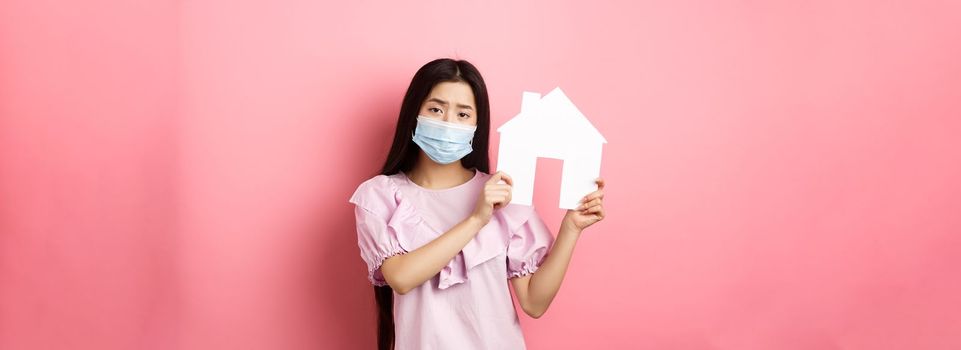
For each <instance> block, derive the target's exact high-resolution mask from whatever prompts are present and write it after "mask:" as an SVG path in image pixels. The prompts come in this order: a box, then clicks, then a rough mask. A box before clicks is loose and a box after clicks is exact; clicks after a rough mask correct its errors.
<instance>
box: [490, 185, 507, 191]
mask: <svg viewBox="0 0 961 350" xmlns="http://www.w3.org/2000/svg"><path fill="white" fill-rule="evenodd" d="M487 190H488V191H490V190H498V191H510V190H511V185H507V184H493V185H487Z"/></svg>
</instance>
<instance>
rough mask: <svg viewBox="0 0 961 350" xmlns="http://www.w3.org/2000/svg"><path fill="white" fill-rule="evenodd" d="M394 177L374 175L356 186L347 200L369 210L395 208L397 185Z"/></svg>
mask: <svg viewBox="0 0 961 350" xmlns="http://www.w3.org/2000/svg"><path fill="white" fill-rule="evenodd" d="M395 177H396V174H395V175H376V176H374V177H371V178H369V179H367V180H364V182H362V183H360V185H358V186H357V189H355V190H354V193H353V194H352V195H351V196H350V199H349V200H348V201H349V202H350V203H354V204H356V205H358V206H360V207H363V208H367V209H369V210H371V209H374V208H383V207H386V208H390V207H393V206H396V204H397V203H396V194H397V184H396V183H395V182H394V180H395Z"/></svg>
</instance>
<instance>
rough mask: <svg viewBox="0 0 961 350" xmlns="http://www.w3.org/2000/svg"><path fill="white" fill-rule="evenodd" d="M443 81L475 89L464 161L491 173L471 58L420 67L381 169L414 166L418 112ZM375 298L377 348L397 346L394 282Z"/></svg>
mask: <svg viewBox="0 0 961 350" xmlns="http://www.w3.org/2000/svg"><path fill="white" fill-rule="evenodd" d="M441 82H464V83H467V85H470V87H471V90H472V91H473V92H474V103H475V104H476V105H477V130H476V131H474V140H473V143H472V148H473V151H471V153H469V154H467V155H466V156H464V158H461V165H463V166H464V168H467V169H472V168H473V169H477V170H478V171H482V172H485V173H490V156H489V154H488V153H489V150H490V149H489V144H490V142H489V139H490V100H489V99H488V97H487V85H485V84H484V78H483V77H481V74H480V72H479V71H477V68H476V67H474V65H472V64H471V63H470V62H467V61H465V60H453V59H449V58H440V59H436V60H433V61H430V62H428V63H427V64H425V65H424V66H423V67H420V69H418V70H417V73H415V74H414V78H413V79H411V81H410V87H408V88H407V93H406V94H404V101H403V102H402V103H401V105H400V116H398V118H397V130H396V131H395V132H394V141H393V143H392V144H391V146H390V152H388V153H387V160H386V161H385V162H384V167H383V168H382V169H381V171H380V173H381V174H383V175H393V174H396V173H398V172H400V171H403V172H408V171H410V170H411V168H413V167H414V163H415V162H417V158H418V153H419V151H420V148H419V147H418V146H417V144H416V143H414V141H413V140H412V138H411V135H412V133H413V132H414V128H416V127H417V115H418V113H419V111H420V107H421V104H422V103H424V100H425V99H427V95H428V94H430V90H431V89H433V88H434V86H435V85H437V84H438V83H441ZM374 299H376V300H377V309H378V312H377V348H378V349H380V350H391V349H393V348H394V291H393V290H392V289H391V288H390V286H383V287H374Z"/></svg>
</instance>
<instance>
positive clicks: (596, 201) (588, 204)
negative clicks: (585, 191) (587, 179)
mask: <svg viewBox="0 0 961 350" xmlns="http://www.w3.org/2000/svg"><path fill="white" fill-rule="evenodd" d="M595 205H601V199H600V198H594V199H592V200H590V201H587V202H586V203H584V204H581V205H579V206H578V207H577V210H584V209H585V208H590V207H593V206H595Z"/></svg>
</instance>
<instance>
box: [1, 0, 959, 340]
mask: <svg viewBox="0 0 961 350" xmlns="http://www.w3.org/2000/svg"><path fill="white" fill-rule="evenodd" d="M344 3H347V4H335V3H320V2H310V1H270V2H266V1H264V2H260V3H257V2H252V1H244V2H238V1H214V0H196V1H168V2H162V1H117V0H93V1H83V2H64V1H51V0H4V1H3V2H0V349H319V348H326V349H341V348H372V347H373V344H374V332H373V330H374V323H373V321H374V318H373V316H374V306H373V300H372V292H371V288H370V286H369V284H368V282H367V280H366V279H365V269H364V265H363V262H362V261H361V259H360V257H359V255H358V250H357V246H356V235H355V231H354V226H353V224H354V223H353V216H352V215H351V213H352V211H351V210H352V208H351V206H350V205H349V203H347V198H348V197H349V195H350V194H351V193H352V191H353V190H354V188H355V187H356V186H357V185H358V184H359V183H360V182H361V181H363V180H364V179H366V178H369V177H370V176H372V175H373V174H374V173H375V172H376V171H377V169H378V167H379V166H380V165H381V163H382V161H383V158H384V156H385V153H386V151H387V149H388V146H389V143H388V142H389V139H390V135H391V133H392V132H393V127H394V123H395V120H396V118H397V111H398V109H399V107H400V100H401V97H402V95H403V92H404V90H405V89H406V87H407V84H408V83H409V81H410V77H411V76H412V75H413V73H414V71H416V70H417V68H419V67H420V66H421V65H422V64H424V63H426V62H427V61H429V60H430V59H432V58H435V57H444V56H453V57H458V58H465V59H468V60H470V61H472V62H473V63H475V64H476V65H477V66H478V67H479V68H480V70H481V72H482V73H483V74H484V76H485V78H486V79H487V83H488V87H489V90H490V93H491V100H492V108H493V114H492V118H493V122H494V124H495V125H500V124H501V123H503V122H504V121H506V120H507V119H508V118H510V117H511V116H513V115H514V114H515V113H516V112H517V110H518V108H519V105H520V98H521V92H522V91H524V90H531V91H540V92H547V91H549V90H550V89H552V88H554V87H555V86H561V87H562V88H563V89H564V91H565V92H566V93H567V95H568V96H570V97H571V99H572V100H573V101H574V102H575V103H576V104H577V105H578V107H579V108H580V109H581V110H582V111H583V112H584V113H585V114H586V115H587V116H588V117H589V118H590V119H591V121H592V122H593V123H594V124H595V125H596V126H597V127H598V129H600V131H601V132H602V133H604V135H605V137H606V138H607V139H608V141H609V144H607V145H606V146H605V153H604V163H603V167H602V171H601V173H602V176H603V177H605V178H606V179H607V180H608V182H609V187H608V196H607V198H606V207H607V211H608V214H609V218H608V219H607V220H605V221H604V222H602V223H600V224H598V225H596V226H595V227H592V228H591V229H590V230H589V231H588V232H587V233H586V234H585V236H584V237H583V239H582V240H581V241H580V243H579V245H578V248H577V251H576V254H575V257H574V261H573V264H572V267H571V269H570V272H569V274H568V276H567V278H566V280H565V284H564V286H563V288H562V289H561V292H560V294H559V296H558V297H557V299H556V301H555V302H554V304H553V306H552V307H551V309H550V311H548V313H547V314H546V315H545V316H544V317H543V318H541V319H539V320H532V319H529V318H527V317H526V316H522V317H521V319H522V323H523V327H524V330H525V334H526V336H527V341H528V344H529V347H530V348H531V349H582V348H611V349H617V348H651V349H957V348H961V277H959V275H961V215H959V213H961V180H959V179H961V137H959V133H961V5H959V3H958V2H953V1H828V0H823V1H821V0H819V1H804V2H800V1H775V2H768V1H738V2H716V1H704V2H689V1H665V2H661V3H654V2H643V3H642V2H624V3H622V4H608V5H598V4H588V2H586V1H583V2H571V3H558V2H547V1H527V2H514V1H504V2H483V3H482V2H479V1H429V2H428V1H425V2H420V3H417V4H393V3H373V2H368V1H349V2H344ZM491 141H492V145H496V144H497V136H496V134H495V135H494V136H493V139H492V140H491ZM493 149H495V150H496V147H493ZM492 159H496V154H492ZM539 164H540V165H541V167H540V168H539V172H538V181H537V186H538V192H537V193H536V197H535V203H536V206H537V207H539V209H538V210H539V212H540V213H541V215H542V216H543V217H544V218H545V219H546V221H547V222H548V223H549V225H550V226H551V227H552V228H555V229H556V228H557V226H558V224H559V220H560V218H561V216H562V214H563V212H562V211H561V210H558V209H555V208H556V205H553V204H556V200H557V196H558V190H557V189H556V188H555V186H556V185H557V183H558V182H559V177H560V172H559V171H560V163H559V161H551V160H544V161H542V162H541V163H539Z"/></svg>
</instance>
